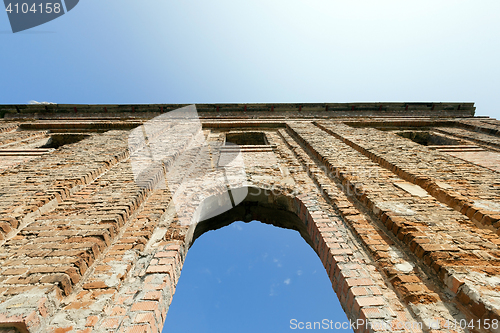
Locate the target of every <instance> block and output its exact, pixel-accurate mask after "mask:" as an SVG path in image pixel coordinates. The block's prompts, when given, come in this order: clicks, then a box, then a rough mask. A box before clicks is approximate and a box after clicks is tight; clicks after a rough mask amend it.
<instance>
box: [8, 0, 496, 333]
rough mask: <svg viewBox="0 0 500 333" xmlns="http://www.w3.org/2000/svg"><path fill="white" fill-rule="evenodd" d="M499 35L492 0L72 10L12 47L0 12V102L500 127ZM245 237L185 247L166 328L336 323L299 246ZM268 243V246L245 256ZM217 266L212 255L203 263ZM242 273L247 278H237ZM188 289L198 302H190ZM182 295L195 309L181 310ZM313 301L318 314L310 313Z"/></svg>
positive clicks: (234, 233)
mask: <svg viewBox="0 0 500 333" xmlns="http://www.w3.org/2000/svg"><path fill="white" fill-rule="evenodd" d="M499 31H500V2H499V1H493V0H492V1H481V0H474V1H472V0H470V1H464V0H446V1H436V0H433V1H430V0H422V1H401V0H397V1H396V0H380V1H367V0H366V1H361V0H353V1H337V0H324V1H320V0H309V1H298V0H286V1H285V0H282V1H275V0H265V1H264V0H252V1H250V0H248V1H243V0H213V1H190V0H186V1H158V0H150V1H130V0H105V1H102V0H82V1H80V3H79V4H78V5H77V6H76V7H75V8H74V9H73V10H72V11H71V12H69V13H67V14H65V15H63V16H62V17H60V18H58V19H56V20H54V21H51V22H49V23H47V24H44V25H42V26H39V27H36V28H33V29H31V30H27V31H25V32H20V33H16V34H13V33H12V32H11V29H10V26H9V22H8V18H7V14H6V13H4V14H1V13H0V77H1V79H0V103H2V104H3V103H7V104H14V103H17V104H24V103H28V102H29V101H31V100H36V101H48V102H54V103H85V104H92V103H186V104H191V103H270V102H274V103H280V102H287V103H295V102H296V103H306V102H365V101H374V102H379V101H387V102H392V101H405V102H410V101H435V102H440V101H457V102H458V101H465V102H475V103H476V106H477V113H476V114H478V115H489V116H491V117H496V118H497V119H500V111H499V107H498V104H499V101H498V91H499V87H500V62H499V61H498V59H500V38H498V33H499ZM233 226H241V227H242V228H243V230H241V231H240V230H239V229H238V228H235V227H233ZM246 226H247V227H248V228H246V227H245V226H243V225H241V223H239V224H238V223H237V224H233V225H232V226H229V227H227V228H225V229H221V230H219V231H217V232H213V233H208V234H206V235H204V236H203V237H201V238H200V239H199V240H198V241H197V243H196V244H195V246H194V247H193V249H192V252H191V253H190V254H189V255H188V260H187V262H186V266H185V271H184V272H183V276H182V277H181V279H180V284H179V290H178V295H176V298H175V299H174V303H173V307H172V311H173V313H174V314H176V316H177V318H181V319H182V318H184V319H185V318H191V319H190V321H189V324H190V325H191V324H192V325H202V324H203V322H202V321H201V322H200V323H195V322H191V321H192V318H198V317H200V318H205V320H206V322H205V323H208V324H206V325H208V326H213V325H216V324H218V323H214V322H213V321H210V318H211V316H212V315H215V313H217V309H216V308H215V307H214V306H215V304H216V303H215V299H214V297H215V296H217V297H218V302H219V306H220V307H224V308H225V309H226V311H229V312H222V311H219V312H220V313H223V314H225V315H226V317H225V319H221V321H222V324H221V325H224V322H226V323H227V320H231V321H232V322H233V323H234V320H236V319H238V318H241V312H240V314H238V312H237V311H240V310H241V309H250V310H252V311H253V310H255V311H257V310H259V309H258V307H259V305H260V304H262V299H265V300H266V305H267V304H268V303H269V304H270V305H273V304H278V303H275V302H278V300H279V299H281V303H279V305H276V306H275V307H274V308H272V309H274V310H268V311H267V313H266V314H269V313H272V314H273V316H272V318H268V317H266V319H265V322H264V324H265V325H266V326H265V327H261V328H260V330H261V331H264V332H266V331H267V332H279V331H281V330H286V328H285V329H283V327H285V326H283V325H286V321H287V320H289V319H290V318H291V317H292V316H297V317H299V316H300V315H303V319H304V320H315V319H317V318H316V317H314V315H317V316H318V317H320V318H321V319H322V317H323V316H327V315H329V313H330V312H334V311H336V310H331V311H330V312H328V313H326V314H323V313H320V312H319V311H320V310H318V309H322V308H325V309H327V308H328V307H329V306H331V307H333V306H335V305H334V304H333V303H334V302H331V298H330V296H331V297H332V298H333V297H334V293H333V291H332V289H331V286H330V284H329V282H328V279H327V277H326V273H325V271H324V270H322V271H320V269H319V268H314V267H320V264H319V259H317V257H315V255H314V253H313V252H312V250H311V249H310V248H307V246H306V244H305V242H304V241H302V239H300V238H298V235H295V236H296V237H295V236H294V237H295V239H293V237H292V236H289V235H291V233H293V232H292V231H284V230H280V229H277V228H275V229H273V228H271V227H268V226H253V225H246ZM250 226H251V227H250ZM258 228H265V229H258ZM228 233H229V235H230V236H228ZM275 233H276V236H275V237H274V241H272V242H268V240H266V241H264V240H259V241H258V244H259V245H261V244H262V247H258V248H255V246H253V245H254V244H257V241H256V239H257V237H267V236H268V235H271V234H275ZM237 237H238V238H237ZM239 237H241V238H239ZM289 237H290V238H289ZM232 239H238V240H239V241H238V242H237V243H234V242H233V241H232ZM266 242H267V243H266ZM265 246H267V248H265ZM304 246H305V248H304ZM198 247H199V248H200V250H198ZM197 251H201V252H197ZM210 251H214V252H213V253H212V252H210ZM217 251H218V252H217ZM287 251H288V252H287ZM294 251H296V252H294ZM210 253H212V255H209V254H210ZM217 253H218V254H223V255H219V256H218V258H220V260H213V259H214V258H215V255H216V254H217ZM265 253H268V257H266V258H264V257H263V255H264V254H265ZM294 253H295V254H294ZM297 254H300V256H299V259H300V260H299V259H297V261H296V262H294V261H293V260H291V258H292V256H293V255H297ZM196 257H198V259H196ZM271 258H273V260H274V258H277V259H278V260H280V261H281V262H283V266H282V267H277V266H276V265H275V262H274V261H273V260H271ZM223 260H224V261H223ZM252 260H254V265H255V267H259V271H257V269H255V270H253V271H252V270H249V263H250V262H253V261H252ZM314 260H315V261H314ZM301 265H302V266H301ZM306 265H312V266H307V267H308V268H306ZM314 265H316V266H314ZM318 265H319V266H318ZM233 266H235V270H234V271H232V272H231V273H228V272H227V269H228V268H231V267H233ZM300 267H304V268H300ZM298 269H300V270H301V271H302V272H303V275H301V276H298V275H297V274H295V273H296V271H297V270H298ZM204 270H205V271H204ZM314 270H316V271H317V273H315V274H313V273H312V271H314ZM209 271H210V272H211V274H209V273H208V272H209ZM204 272H205V273H204ZM259 272H260V273H259ZM294 274H295V275H294ZM217 277H218V278H219V279H220V280H221V281H223V282H224V283H221V284H219V283H218V280H217ZM250 277H253V278H251V279H250V280H245V279H247V278H250ZM197 278H198V280H197ZM231 278H233V279H232V280H231ZM288 278H289V279H290V284H286V283H285V281H286V280H287V279H288ZM306 278H307V279H308V281H317V282H314V283H313V284H314V285H313V286H311V282H309V284H307V283H304V281H305V280H306ZM316 278H317V279H318V280H314V279H316ZM320 280H323V281H322V282H321V281H320ZM189 281H191V282H189ZM245 281H246V282H245ZM273 284H275V285H276V288H275V292H276V295H275V296H270V295H269V293H270V288H271V286H272V285H273ZM221 285H223V286H224V288H226V289H224V290H225V291H223V289H220V288H221ZM242 285H248V286H249V288H250V287H252V289H249V290H246V289H243V288H240V287H241V286H242ZM196 286H198V289H197V290H202V292H200V291H198V292H196V291H195V292H194V293H193V290H196V289H195V287H196ZM313 287H314V288H313ZM316 287H317V288H316ZM308 288H309V289H308ZM311 288H312V289H311ZM319 288H323V289H322V291H318V290H319ZM190 292H191V295H195V296H189V297H186V298H184V299H183V297H182V294H185V295H190V294H189V293H190ZM210 293H212V294H210ZM177 296H178V297H177ZM250 296H252V297H254V296H255V297H257V296H258V297H261V298H259V300H258V301H257V300H255V299H253V300H252V301H247V297H250ZM326 296H328V297H326ZM194 297H196V298H194ZM294 297H295V298H294ZM306 297H311V298H309V300H307V298H306ZM325 297H326V300H325ZM203 298H204V299H203ZM317 299H321V302H323V303H321V306H319V307H318V308H314V307H313V306H316V305H317V304H313V303H315V302H318V301H315V300H317ZM238 300H241V301H242V303H238V304H239V305H235V304H236V303H235V302H236V301H238ZM292 300H293V301H292ZM195 301H196V302H198V301H199V303H194V302H195ZM182 302H184V305H182ZM186 302H189V304H187V303H186ZM177 303H178V305H177ZM186 304H187V305H186ZM190 304H196V306H197V308H196V311H193V309H191V308H190ZM182 306H184V309H185V310H184V313H182V310H179V309H177V307H179V308H182ZM293 306H302V308H299V307H297V308H294V307H293ZM210 307H211V308H210ZM310 309H315V310H310ZM332 309H333V308H332ZM200 311H206V312H205V315H204V317H203V316H200V315H198V314H199V313H200ZM231 311H233V312H231ZM307 311H309V312H307ZM244 313H247V312H244ZM255 313H257V312H255ZM172 316H173V315H172ZM186 316H187V317H186ZM255 316H256V315H255ZM313 317H314V318H313ZM297 319H299V318H297ZM169 320H170V318H169ZM172 320H174V321H175V319H172ZM177 320H179V319H177ZM200 320H201V319H200ZM246 320H247V321H248V323H249V325H250V326H249V327H253V328H254V331H255V329H256V328H255V327H256V326H252V325H257V324H258V322H257V321H253V320H252V317H250V314H249V317H248V318H247V319H246ZM238 323H241V322H240V321H238ZM267 325H274V326H273V327H274V328H273V329H269V330H268V329H266V327H268V326H267ZM208 326H207V327H208ZM226 327H227V326H226ZM217 331H218V332H224V330H222V329H220V330H217ZM234 331H235V330H234V327H230V328H228V329H227V330H226V332H234ZM239 331H240V332H242V330H239ZM178 332H182V330H178ZM184 332H186V330H184Z"/></svg>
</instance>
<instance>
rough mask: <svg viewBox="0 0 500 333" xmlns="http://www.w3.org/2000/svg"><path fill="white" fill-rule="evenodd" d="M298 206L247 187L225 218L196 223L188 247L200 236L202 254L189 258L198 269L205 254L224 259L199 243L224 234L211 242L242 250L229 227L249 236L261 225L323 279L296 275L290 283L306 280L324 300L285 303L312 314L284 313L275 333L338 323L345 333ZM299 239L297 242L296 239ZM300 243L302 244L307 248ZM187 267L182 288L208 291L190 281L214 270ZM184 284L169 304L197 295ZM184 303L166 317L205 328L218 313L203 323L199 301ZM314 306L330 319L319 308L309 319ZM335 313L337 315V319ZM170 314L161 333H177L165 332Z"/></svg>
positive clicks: (260, 242) (261, 242)
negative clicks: (297, 304)
mask: <svg viewBox="0 0 500 333" xmlns="http://www.w3.org/2000/svg"><path fill="white" fill-rule="evenodd" d="M214 200H215V199H214V198H212V199H211V200H209V201H214ZM298 203H300V201H299V200H297V199H296V198H293V197H292V196H287V195H283V194H282V193H279V192H276V191H270V190H267V191H266V190H262V189H259V188H255V187H251V188H249V194H248V196H247V198H246V199H245V200H244V201H243V202H241V203H240V204H239V205H237V206H236V207H233V208H232V209H231V210H229V211H226V212H225V213H223V214H221V215H218V216H216V217H213V218H211V219H208V220H205V221H202V222H200V223H199V224H197V225H196V227H195V228H194V231H193V230H191V232H192V237H188V242H189V247H192V246H193V244H194V243H195V241H196V240H197V239H200V237H201V236H203V237H201V240H200V241H201V242H202V244H200V246H201V247H202V248H203V249H204V250H203V249H201V250H199V249H198V248H197V247H196V246H195V248H194V249H193V250H191V251H195V254H194V255H195V258H193V259H190V260H195V261H197V264H199V265H200V266H201V265H202V264H204V263H206V262H207V261H210V259H211V258H210V255H209V254H210V253H211V254H213V255H215V256H219V257H220V258H222V259H221V260H224V259H223V258H224V257H227V256H228V253H219V254H217V252H212V251H211V250H213V247H214V244H213V243H212V244H211V245H209V244H208V243H206V242H204V241H203V240H204V239H205V237H208V238H213V235H215V234H218V233H223V234H224V235H223V236H219V237H218V238H217V237H215V238H216V239H217V240H215V242H219V241H220V242H225V243H230V244H232V247H234V248H238V247H239V246H241V245H242V243H244V242H245V241H246V240H245V238H241V237H239V238H238V235H237V234H235V233H233V234H231V232H229V233H228V232H227V231H228V230H230V229H233V230H234V228H232V227H234V226H235V225H236V226H237V227H238V229H243V230H244V231H243V232H245V231H247V232H248V230H249V228H250V226H252V225H254V226H253V229H255V228H256V226H255V224H258V225H261V227H260V232H266V233H269V232H273V231H274V232H275V235H276V238H279V237H281V238H285V239H286V240H287V241H290V240H292V239H293V244H294V246H296V247H297V246H299V245H300V246H299V247H300V251H302V252H305V253H306V254H305V255H304V258H307V259H308V260H309V261H313V262H314V264H312V265H311V266H308V267H314V270H315V271H316V273H317V275H321V277H322V279H321V278H315V279H313V278H314V276H312V275H309V276H303V277H300V276H299V277H298V276H295V277H294V278H299V279H302V278H304V279H306V278H307V279H310V280H311V282H312V283H313V284H314V287H315V288H312V289H311V288H309V289H308V288H307V287H310V286H307V285H304V283H305V282H302V283H303V284H302V287H304V286H305V287H306V288H304V289H307V290H309V291H308V292H310V293H311V294H313V295H316V298H321V296H323V299H322V300H319V299H314V298H311V297H313V295H309V296H310V297H304V296H305V295H301V297H299V298H297V297H295V298H294V297H290V298H288V301H289V302H293V300H294V301H295V302H303V303H304V304H303V305H305V304H310V309H309V310H311V311H312V312H311V311H309V312H307V311H304V310H305V308H303V310H302V311H300V310H298V311H297V309H298V308H300V307H297V308H296V309H295V310H296V311H290V313H289V314H288V319H287V320H286V321H284V320H283V318H281V319H280V320H281V322H280V324H281V330H279V331H290V330H293V329H300V328H307V325H312V326H311V327H313V328H319V327H320V326H321V328H322V329H325V328H327V326H328V328H334V326H333V325H335V323H337V322H338V323H339V324H340V323H344V328H346V327H347V322H348V319H347V317H346V316H345V313H344V312H343V310H342V308H341V306H340V303H339V300H338V298H337V297H336V295H335V294H334V293H333V290H332V284H331V281H329V279H328V277H327V276H325V275H324V273H323V272H324V267H322V263H321V260H319V258H318V253H317V251H316V250H315V249H314V246H313V241H312V238H311V235H310V231H308V228H307V226H306V224H305V223H304V222H303V220H302V219H300V218H299V216H298V214H297V213H295V211H297V212H300V211H301V208H300V204H298ZM235 221H245V222H247V223H243V222H235ZM257 221H262V222H263V223H265V224H262V223H259V222H257ZM266 224H267V225H266ZM270 225H272V226H270ZM219 229H222V230H219ZM250 229H251V228H250ZM284 229H289V230H284ZM212 230H217V231H216V232H215V233H212V232H211V233H209V235H204V234H205V233H206V232H207V231H212ZM292 230H294V231H297V232H298V234H297V232H294V231H292ZM240 235H241V234H240ZM299 235H300V236H301V237H299ZM211 236H212V237H211ZM254 236H255V235H254ZM258 236H260V235H258ZM230 237H237V238H238V240H236V241H233V242H230V241H229V242H227V240H228V238H230ZM302 240H305V241H306V243H307V245H306V243H304V242H303V241H302ZM254 241H255V240H254ZM196 243H197V242H196ZM268 243H269V240H266V237H259V238H258V240H257V241H256V242H255V244H258V247H260V248H263V247H266V245H268ZM285 243H286V241H285ZM255 244H254V247H255V248H256V246H255ZM279 244H284V243H279ZM218 245H220V244H218ZM278 246H279V245H278ZM247 247H248V246H247ZM251 250H252V249H251ZM311 250H313V251H311ZM256 252H258V251H256ZM289 252H290V251H289ZM200 253H201V254H200ZM255 254H256V253H254V255H255ZM288 255H292V256H297V257H298V252H296V251H291V252H290V253H288ZM200 258H201V259H200ZM233 260H235V257H233ZM273 260H278V259H276V258H273ZM264 261H265V260H263V262H264ZM299 261H300V260H299ZM190 263H191V262H190V261H188V263H187V264H186V265H185V267H184V272H183V275H184V276H185V274H190V276H187V277H186V276H185V278H187V279H188V280H186V281H189V282H186V283H193V282H194V283H198V288H199V286H200V285H201V286H203V288H213V287H214V286H215V285H213V284H212V285H210V283H205V282H201V284H200V281H199V280H196V279H194V278H193V275H195V274H200V275H203V276H202V278H203V277H208V276H211V275H212V273H213V266H211V267H212V268H211V269H212V271H209V270H208V269H206V270H201V271H200V269H201V268H200V269H198V270H196V269H195V267H194V266H191V265H190ZM300 263H301V262H299V263H298V264H299V266H300ZM219 264H220V263H219ZM308 264H309V263H308ZM203 267H206V266H203ZM268 268H269V267H268ZM215 269H217V267H215ZM292 270H293V269H292ZM297 271H298V273H297ZM297 271H296V274H298V275H301V274H302V271H300V269H297ZM308 273H310V272H308ZM269 274H272V273H271V272H269V271H265V272H262V277H267V275H269ZM255 278H256V277H255ZM282 280H283V281H282V283H283V284H287V285H288V284H290V283H291V279H290V278H285V279H282ZM181 281H183V282H184V280H181ZM231 281H232V282H233V283H235V282H236V281H238V280H237V279H233V280H231ZM303 281H304V280H303ZM183 282H181V283H180V284H178V286H177V288H176V290H177V292H176V294H177V296H176V297H175V298H174V299H176V300H178V297H184V298H187V297H194V298H196V297H197V295H196V294H194V293H193V291H192V290H189V288H192V287H194V286H190V287H188V286H186V285H184V284H183ZM238 282H239V281H238ZM318 284H319V285H322V288H319V287H318ZM254 285H255V286H256V284H255V283H254ZM299 286H300V284H299ZM215 287H216V286H215ZM256 287H257V288H258V286H256ZM261 287H262V286H261ZM275 287H276V286H275ZM213 289H216V290H221V291H222V292H227V291H225V290H224V289H217V288H213ZM249 289H250V290H255V288H253V289H252V286H250V287H249ZM319 290H321V292H322V293H323V294H322V295H319ZM299 291H300V290H299ZM203 292H204V290H199V289H198V293H199V294H202V295H203ZM233 292H234V294H235V295H240V296H241V295H243V294H244V293H241V292H240V290H235V289H233ZM255 292H257V291H255ZM269 292H270V294H269V295H268V296H274V295H273V294H275V290H274V289H273V286H271V290H270V291H269ZM215 296H217V295H215ZM251 296H252V295H250V297H246V298H245V299H246V300H247V301H249V299H248V298H251V301H252V302H253V303H257V302H259V300H258V297H257V299H256V298H255V297H251ZM261 296H262V295H261ZM202 297H203V296H202ZM261 298H262V299H260V302H261V303H263V302H266V299H265V298H263V297H261ZM321 301H322V304H321V305H320V304H318V302H320V303H321ZM189 302H190V301H189V300H186V299H184V300H180V303H176V302H175V301H174V305H173V306H174V307H175V306H180V307H183V309H182V310H180V311H184V313H183V314H182V315H181V314H180V313H179V312H178V311H175V308H173V309H174V311H175V312H173V313H169V315H175V316H179V317H178V319H177V320H178V321H181V322H183V321H185V320H186V319H187V317H182V316H186V315H191V317H192V318H193V319H192V320H193V321H198V320H200V321H202V322H203V321H205V325H208V322H210V321H211V319H212V318H206V316H216V315H217V313H211V314H210V311H207V313H208V314H207V315H206V316H205V318H203V315H202V314H201V313H200V312H202V311H200V310H201V302H199V301H198V302H196V301H194V302H193V303H191V304H189ZM326 302H328V303H330V304H328V305H326ZM238 303H239V302H237V301H236V302H233V303H232V304H233V306H237V304H238ZM177 304H179V305H177ZM276 304H278V303H276ZM212 305H213V304H212ZM314 305H317V306H322V307H326V306H329V307H328V309H329V310H330V314H329V315H326V314H325V311H321V310H324V309H320V308H319V307H316V309H317V310H316V312H317V313H316V315H314V314H313V312H315V311H314V310H313V309H314ZM325 305H326V306H325ZM217 306H221V305H220V304H218V305H217ZM281 307H284V306H283V305H282V306H281ZM290 309H291V308H290ZM230 310H233V309H230ZM171 311H172V309H171ZM221 311H224V310H222V309H221ZM269 311H272V309H270V310H269ZM228 312H231V313H232V314H234V313H236V312H235V311H234V310H233V311H228ZM335 312H337V314H336V313H335ZM338 312H340V313H341V315H340V316H339V315H338ZM277 314H278V312H277ZM297 314H298V315H297ZM320 314H322V315H320ZM169 315H167V320H166V322H165V326H164V329H163V332H176V331H175V330H174V331H171V330H169V324H170V323H171V324H172V325H174V327H175V325H176V323H175V322H172V321H171V320H170V321H169ZM253 315H256V313H255V312H254V313H252V312H250V313H248V316H250V317H251V318H254V319H255V317H252V316H253ZM280 315H281V316H282V317H283V313H281V314H280ZM301 315H302V316H301ZM200 317H201V318H200ZM181 318H184V319H181ZM207 320H208V321H207ZM174 321H175V320H174ZM226 321H227V320H226ZM212 322H213V321H212ZM242 322H244V320H242ZM242 324H243V323H242ZM263 324H264V323H263ZM185 325H187V326H189V327H191V328H193V329H196V330H197V331H198V329H199V328H195V327H196V326H195V325H194V326H191V325H193V323H192V322H191V323H189V324H187V323H185V324H184V326H185ZM235 325H236V323H235ZM243 325H244V324H243ZM247 325H248V323H247ZM264 325H265V324H264ZM174 327H173V328H174ZM224 327H225V326H224V324H222V326H221V327H219V329H220V331H225V330H224ZM255 329H257V328H256V327H255ZM260 329H261V330H264V331H266V326H261V327H260ZM208 331H209V330H207V332H208ZM271 331H276V329H271ZM340 331H342V332H352V329H347V330H342V329H341V330H340ZM177 332H179V331H177Z"/></svg>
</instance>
